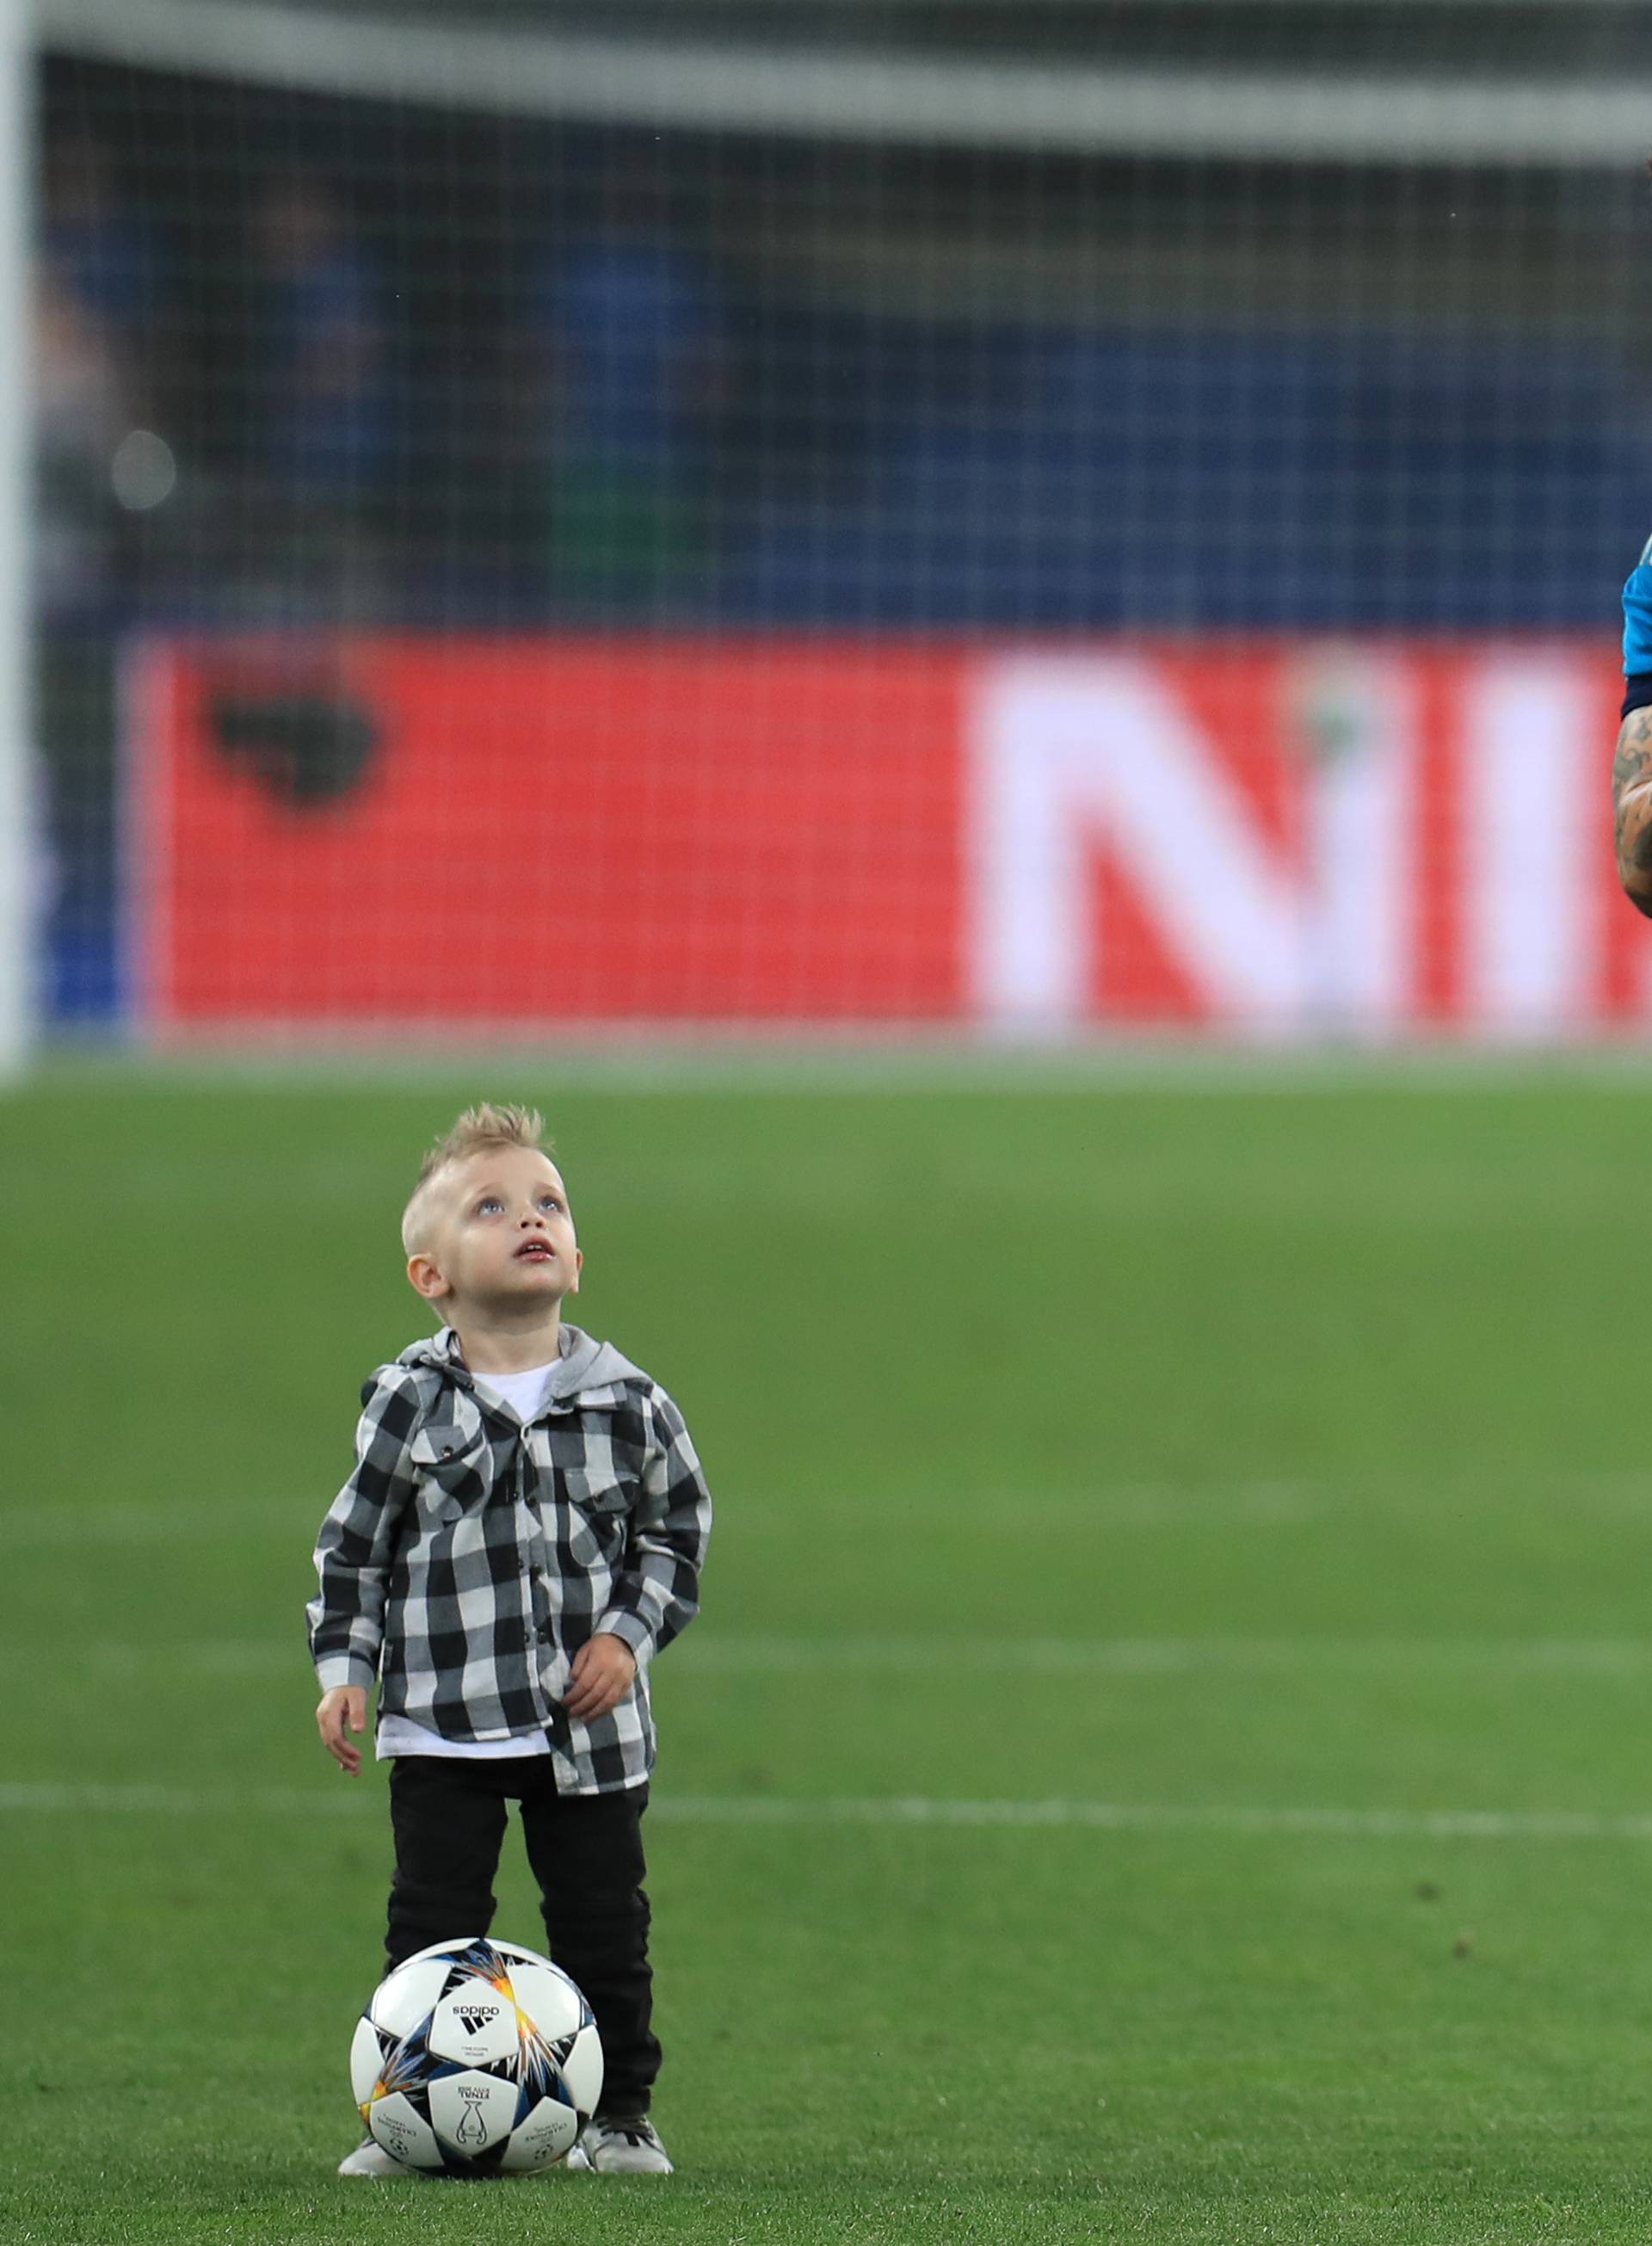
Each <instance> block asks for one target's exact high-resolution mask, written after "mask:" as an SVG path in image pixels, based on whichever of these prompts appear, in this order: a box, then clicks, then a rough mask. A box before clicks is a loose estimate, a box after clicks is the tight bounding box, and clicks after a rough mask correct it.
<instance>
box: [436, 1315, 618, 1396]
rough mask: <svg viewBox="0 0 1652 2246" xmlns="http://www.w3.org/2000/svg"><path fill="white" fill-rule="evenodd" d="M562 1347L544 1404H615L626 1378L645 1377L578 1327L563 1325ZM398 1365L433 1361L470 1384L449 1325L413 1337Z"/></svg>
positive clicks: (605, 1343) (608, 1345) (606, 1343)
mask: <svg viewBox="0 0 1652 2246" xmlns="http://www.w3.org/2000/svg"><path fill="white" fill-rule="evenodd" d="M396 1362H397V1363H398V1365H429V1366H432V1368H433V1369H434V1370H435V1371H438V1372H445V1373H446V1374H447V1375H448V1376H449V1378H452V1379H456V1380H457V1381H459V1384H460V1385H462V1386H464V1387H466V1388H468V1387H469V1386H470V1385H471V1373H470V1368H469V1366H468V1365H466V1362H465V1358H464V1354H463V1352H462V1351H461V1350H460V1348H459V1336H458V1335H457V1334H456V1333H455V1332H454V1331H453V1329H452V1326H444V1327H443V1328H442V1330H441V1331H440V1333H438V1334H432V1337H431V1338H430V1339H429V1340H428V1341H416V1342H414V1343H413V1344H411V1346H410V1347H409V1348H407V1349H405V1350H403V1351H402V1353H401V1355H400V1356H399V1357H398V1358H397V1360H396ZM637 1380H640V1381H643V1382H645V1383H646V1382H647V1381H648V1375H647V1374H646V1373H645V1372H644V1371H642V1368H641V1366H639V1365H633V1364H632V1362H631V1360H630V1358H629V1357H625V1356H622V1354H621V1352H620V1351H618V1350H617V1349H615V1346H614V1344H613V1343H612V1342H609V1341H596V1340H594V1339H593V1337H591V1336H590V1335H589V1334H588V1333H587V1332H586V1331H584V1330H583V1328H582V1327H580V1326H569V1325H565V1326H564V1327H563V1328H562V1331H561V1354H560V1356H559V1358H558V1360H557V1363H556V1365H554V1367H553V1369H552V1371H551V1377H550V1378H549V1380H548V1381H547V1384H546V1391H545V1393H546V1401H547V1404H572V1403H575V1402H578V1403H585V1404H616V1403H617V1402H618V1401H619V1397H618V1394H617V1391H618V1390H619V1389H620V1388H621V1387H622V1386H623V1385H625V1384H626V1383H627V1382H629V1381H637Z"/></svg>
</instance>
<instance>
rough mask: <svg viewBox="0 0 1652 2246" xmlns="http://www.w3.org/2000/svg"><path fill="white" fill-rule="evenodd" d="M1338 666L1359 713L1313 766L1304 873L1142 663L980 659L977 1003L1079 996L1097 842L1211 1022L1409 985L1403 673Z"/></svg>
mask: <svg viewBox="0 0 1652 2246" xmlns="http://www.w3.org/2000/svg"><path fill="white" fill-rule="evenodd" d="M1312 683H1313V684H1315V686H1316V687H1322V685H1323V683H1324V682H1323V680H1322V678H1317V677H1316V678H1315V680H1314V681H1313V682H1312ZM1335 684H1336V688H1337V691H1339V692H1341V693H1343V694H1344V695H1353V696H1354V697H1355V698H1356V702H1357V706H1358V710H1359V713H1360V723H1359V725H1358V727H1357V729H1356V737H1355V738H1351V739H1350V740H1349V741H1348V742H1347V743H1345V744H1343V745H1342V746H1341V748H1340V749H1339V751H1338V752H1336V753H1330V752H1327V753H1326V754H1324V755H1323V756H1321V757H1318V758H1316V759H1315V761H1314V762H1313V764H1312V765H1311V766H1310V770H1311V772H1312V779H1311V781H1310V794H1309V804H1308V821H1307V828H1308V832H1307V848H1308V854H1309V860H1310V862H1309V867H1308V868H1307V870H1306V872H1304V871H1303V870H1302V869H1301V868H1298V867H1297V866H1296V865H1295V864H1294V863H1292V862H1291V861H1290V859H1289V858H1288V855H1287V854H1284V853H1282V852H1281V850H1280V849H1279V847H1278V846H1277V844H1276V842H1275V841H1274V840H1273V838H1271V837H1270V836H1268V834H1265V833H1264V832H1262V831H1261V827H1260V826H1259V822H1258V820H1257V819H1256V816H1255V813H1254V810H1253V809H1252V807H1250V805H1249V804H1248V803H1247V801H1246V800H1245V798H1244V796H1243V794H1242V793H1241V790H1240V789H1239V787H1238V786H1236V784H1235V782H1234V779H1233V778H1232V777H1231V775H1230V774H1229V772H1227V769H1226V767H1225V766H1224V765H1223V763H1222V760H1221V759H1220V756H1219V755H1217V754H1216V753H1214V751H1213V748H1212V745H1211V744H1210V742H1209V741H1208V739H1207V738H1206V736H1205V735H1204V734H1202V733H1201V732H1200V730H1199V728H1198V727H1197V726H1196V725H1194V723H1193V720H1192V718H1190V717H1189V715H1188V713H1187V711H1186V709H1185V707H1184V706H1183V704H1181V702H1180V700H1179V699H1178V698H1177V697H1176V696H1175V694H1174V693H1173V691H1171V689H1170V687H1169V685H1168V684H1166V681H1165V680H1164V679H1163V678H1162V677H1160V676H1159V674H1158V673H1157V672H1156V670H1155V669H1154V667H1153V665H1152V662H1151V660H1149V659H1147V658H1146V657H1128V656H1119V657H1060V656H1016V657H1008V658H1005V659H1004V660H1003V661H1001V662H998V663H996V664H991V665H990V666H989V667H988V668H987V669H986V670H984V671H983V673H982V677H981V680H980V683H979V685H978V687H977V689H976V694H975V697H974V699H973V725H974V738H973V742H972V745H971V751H972V766H973V773H974V800H973V803H972V806H971V813H970V853H971V863H970V876H971V883H972V894H971V908H972V918H971V929H970V936H971V943H972V950H973V957H972V962H971V965H972V973H973V986H972V987H973V990H974V994H975V998H976V1004H977V1006H978V1007H979V1009H980V1011H981V1012H982V1015H983V1016H984V1018H986V1019H988V1020H989V1021H993V1022H996V1023H997V1024H1000V1025H1001V1026H1003V1027H1005V1028H1010V1029H1022V1030H1026V1031H1039V1030H1043V1031H1056V1030H1060V1029H1063V1028H1067V1027H1071V1026H1076V1025H1078V1024H1081V1023H1082V1022H1083V1021H1084V1019H1085V1018H1086V1017H1087V1016H1088V1015H1089V1014H1090V1013H1091V1004H1090V997H1089V992H1090V988H1091V970H1092V962H1091V958H1090V956H1089V949H1088V947H1089V943H1090V940H1091V916H1090V909H1089V899H1090V895H1091V888H1090V872H1091V861H1092V858H1093V854H1094V852H1095V850H1096V848H1097V847H1098V845H1105V847H1107V848H1109V849H1110V850H1112V852H1113V853H1114V854H1116V856H1117V857H1118V861H1119V862H1120V863H1121V865H1122V866H1123V867H1124V868H1125V871H1126V873H1127V875H1128V876H1129V878H1130V879H1131V881H1132V884H1133V885H1134V887H1135V888H1136V890H1137V892H1138V895H1139V897H1140V898H1141V900H1142V902H1143V904H1144V906H1145V908H1146V909H1147V910H1149V911H1151V913H1152V915H1153V919H1154V922H1155V924H1156V926H1157V928H1158V930H1159V935H1160V936H1161V939H1162V941H1163V942H1164V943H1165V944H1166V948H1167V949H1169V950H1170V951H1172V952H1173V954H1174V956H1176V957H1177V959H1178V960H1179V962H1180V964H1181V966H1182V968H1183V970H1184V971H1185V972H1186V974H1187V975H1188V977H1190V979H1191V981H1192V983H1193V986H1194V988H1195V989H1196V990H1198V991H1199V992H1200V994H1201V996H1202V997H1203V999H1204V1001H1205V1004H1206V1007H1207V1013H1208V1017H1209V1018H1210V1019H1211V1020H1212V1021H1213V1023H1214V1024H1217V1025H1226V1026H1228V1027H1231V1028H1234V1029H1251V1030H1264V1031H1280V1030H1313V1029H1315V1028H1319V1029H1324V1028H1329V1027H1333V1026H1334V1027H1336V1028H1340V1029H1344V1030H1346V1029H1373V1028H1376V1029H1380V1028H1382V1027H1383V1026H1385V1025H1386V1024H1389V1023H1390V1022H1391V1021H1392V1020H1393V1019H1394V1018H1396V1016H1397V1013H1398V1012H1399V1011H1400V1010H1401V1009H1402V1008H1403V1005H1404V998H1405V993H1406V990H1407V989H1408V986H1409V983H1410V981H1411V961H1410V956H1409V946H1408V938H1407V934H1406V931H1407V929H1408V926H1409V915H1408V914H1407V911H1406V909H1405V906H1406V900H1407V897H1408V895H1409V891H1410V886H1411V849H1410V842H1409V837H1410V827H1411V793H1412V787H1411V763H1412V759H1411V753H1410V738H1409V736H1410V730H1411V729H1410V725H1409V718H1408V712H1407V711H1406V707H1405V704H1406V696H1405V693H1404V680H1403V677H1402V676H1401V674H1400V673H1399V672H1398V670H1397V669H1396V668H1395V667H1394V666H1392V665H1390V664H1383V663H1381V662H1378V661H1375V660H1373V661H1371V662H1370V663H1366V662H1364V661H1363V660H1361V659H1356V658H1349V659H1348V660H1347V661H1345V662H1343V663H1341V664H1339V666H1338V669H1337V672H1336V681H1335ZM1280 722H1281V733H1284V732H1290V733H1292V734H1295V733H1297V732H1299V730H1300V727H1299V725H1298V724H1297V722H1296V721H1295V719H1294V718H1291V717H1290V716H1288V714H1287V713H1285V712H1282V711H1281V720H1280ZM1281 753H1287V754H1290V753H1295V744H1294V743H1293V744H1290V745H1288V744H1286V743H1285V742H1283V741H1281ZM1102 941H1104V942H1105V930H1104V931H1103V935H1102Z"/></svg>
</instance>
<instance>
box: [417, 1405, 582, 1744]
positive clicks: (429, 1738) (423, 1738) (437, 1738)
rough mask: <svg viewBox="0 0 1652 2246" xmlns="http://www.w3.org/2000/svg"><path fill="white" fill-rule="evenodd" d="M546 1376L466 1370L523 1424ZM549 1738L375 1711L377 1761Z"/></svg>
mask: <svg viewBox="0 0 1652 2246" xmlns="http://www.w3.org/2000/svg"><path fill="white" fill-rule="evenodd" d="M550 1376H551V1367H550V1366H549V1365H530V1366H529V1367H528V1369H527V1371H526V1372H478V1373H474V1374H472V1378H473V1379H474V1381H475V1383H476V1385H477V1386H478V1387H479V1389H480V1390H481V1392H482V1396H483V1399H484V1401H485V1402H488V1403H502V1404H507V1405H509V1406H510V1408H511V1410H512V1411H513V1412H515V1414H516V1416H517V1418H518V1419H520V1420H521V1421H522V1423H523V1424H524V1426H526V1425H527V1422H528V1421H529V1420H530V1419H535V1418H537V1417H538V1414H539V1408H540V1405H541V1404H543V1402H544V1401H545V1386H546V1383H547V1381H548V1379H549V1378H550ZM550 1751H551V1743H550V1741H549V1739H547V1738H546V1736H545V1734H544V1732H542V1731H540V1732H513V1734H512V1736H511V1737H510V1738H509V1739H444V1738H443V1737H442V1735H441V1733H440V1732H432V1731H428V1730H427V1729H426V1728H425V1725H423V1724H416V1723H414V1722H413V1721H412V1719H411V1717H407V1716H397V1715H389V1716H381V1717H380V1718H379V1719H378V1738H377V1742H376V1744H375V1747H374V1752H375V1753H376V1754H377V1758H378V1759H379V1761H380V1762H388V1761H390V1760H391V1759H392V1758H393V1757H394V1756H396V1755H405V1754H420V1755H451V1756H452V1757H453V1759H455V1760H456V1761H458V1760H464V1761H469V1762H496V1761H503V1760H505V1759H507V1758H508V1757H510V1756H512V1755H542V1754H549V1753H550Z"/></svg>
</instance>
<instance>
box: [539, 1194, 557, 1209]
mask: <svg viewBox="0 0 1652 2246" xmlns="http://www.w3.org/2000/svg"><path fill="white" fill-rule="evenodd" d="M561 1206H562V1204H561V1201H558V1199H557V1198H556V1195H555V1194H540V1208H561Z"/></svg>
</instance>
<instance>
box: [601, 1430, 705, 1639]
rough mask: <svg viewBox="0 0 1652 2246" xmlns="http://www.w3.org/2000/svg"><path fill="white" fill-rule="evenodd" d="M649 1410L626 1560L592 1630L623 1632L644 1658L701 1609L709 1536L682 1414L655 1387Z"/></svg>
mask: <svg viewBox="0 0 1652 2246" xmlns="http://www.w3.org/2000/svg"><path fill="white" fill-rule="evenodd" d="M650 1411H651V1415H652V1419H653V1440H652V1441H651V1442H650V1443H649V1455H648V1463H647V1465H646V1466H645V1467H644V1468H643V1470H642V1495H641V1497H640V1498H639V1499H638V1501H637V1506H636V1512H635V1513H634V1514H632V1516H631V1534H630V1538H629V1542H628V1544H627V1547H626V1554H625V1565H624V1567H623V1568H622V1569H621V1570H620V1572H619V1574H618V1576H616V1577H615V1582H614V1596H613V1597H612V1599H611V1600H610V1601H609V1603H608V1607H607V1609H606V1610H605V1611H604V1612H603V1613H602V1615H601V1616H599V1617H598V1619H597V1622H596V1623H595V1629H594V1630H593V1635H594V1636H595V1635H600V1634H602V1633H604V1632H605V1633H607V1634H608V1636H610V1637H617V1638H619V1639H620V1640H621V1642H622V1644H625V1645H628V1646H629V1648H630V1650H631V1652H632V1654H633V1655H634V1656H635V1657H636V1660H637V1661H638V1663H639V1664H640V1663H642V1662H644V1661H646V1660H647V1659H648V1658H649V1656H650V1655H651V1654H655V1653H657V1652H658V1651H659V1650H660V1648H661V1647H662V1646H663V1645H669V1644H670V1642H671V1640H672V1639H673V1638H674V1637H676V1635H677V1633H678V1631H679V1630H684V1629H686V1628H687V1626H688V1624H689V1623H690V1622H692V1621H693V1619H694V1616H695V1615H696V1614H697V1612H698V1610H699V1604H700V1569H701V1567H702V1565H703V1564H704V1559H705V1548H706V1545H707V1542H709V1541H710V1535H711V1493H710V1490H708V1489H707V1487H706V1486H705V1477H704V1474H702V1473H701V1471H700V1461H699V1460H698V1458H697V1456H696V1454H695V1449H694V1445H693V1443H692V1442H691V1441H690V1439H689V1431H688V1429H687V1427H686V1426H684V1425H683V1414H682V1413H681V1412H679V1411H678V1410H677V1408H676V1405H675V1404H674V1403H673V1402H672V1401H671V1399H670V1397H669V1396H668V1395H667V1394H666V1393H665V1391H664V1390H663V1388H656V1390H655V1392H654V1394H653V1397H652V1399H651V1400H650Z"/></svg>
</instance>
